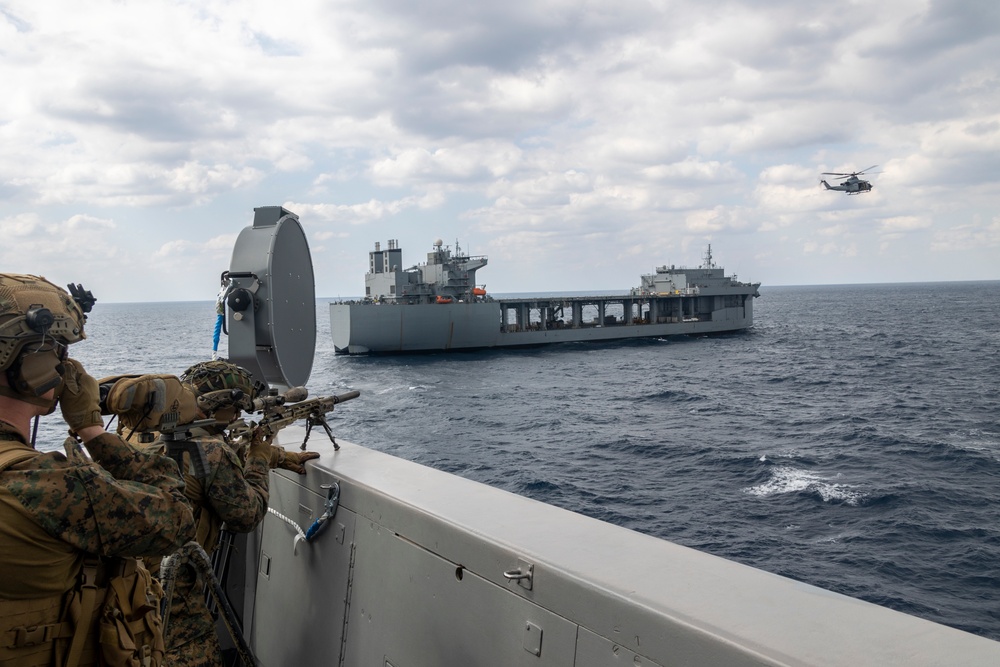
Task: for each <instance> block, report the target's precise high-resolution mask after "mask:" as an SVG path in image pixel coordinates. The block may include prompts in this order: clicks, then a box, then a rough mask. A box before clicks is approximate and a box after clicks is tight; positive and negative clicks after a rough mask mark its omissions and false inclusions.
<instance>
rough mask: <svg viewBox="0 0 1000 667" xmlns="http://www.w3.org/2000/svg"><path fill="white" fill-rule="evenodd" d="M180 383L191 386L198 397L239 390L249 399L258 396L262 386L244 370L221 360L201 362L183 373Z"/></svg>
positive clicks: (262, 388)
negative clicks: (215, 392) (228, 390)
mask: <svg viewBox="0 0 1000 667" xmlns="http://www.w3.org/2000/svg"><path fill="white" fill-rule="evenodd" d="M181 382H185V383H187V384H189V385H191V387H192V389H194V391H195V393H196V394H198V395H199V396H202V395H204V394H208V393H210V392H214V391H220V390H225V389H239V390H240V391H242V392H243V394H244V395H245V396H246V397H247V398H248V399H249V400H251V401H252V400H253V399H255V398H257V396H259V395H260V394H261V393H262V392H263V390H264V386H263V385H262V383H260V382H258V381H256V380H254V379H253V375H251V374H250V372H249V371H247V370H246V369H245V368H242V367H241V366H237V365H236V364H231V363H229V362H228V361H225V360H223V359H216V360H214V361H202V362H199V363H197V364H195V365H194V366H192V367H191V368H189V369H187V370H186V371H184V373H183V374H182V375H181Z"/></svg>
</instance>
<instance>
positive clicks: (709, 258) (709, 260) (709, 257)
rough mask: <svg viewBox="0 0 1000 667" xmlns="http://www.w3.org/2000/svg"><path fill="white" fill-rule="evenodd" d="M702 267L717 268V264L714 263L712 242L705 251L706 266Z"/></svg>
mask: <svg viewBox="0 0 1000 667" xmlns="http://www.w3.org/2000/svg"><path fill="white" fill-rule="evenodd" d="M702 268H705V269H714V268H715V264H713V263H712V244H711V243H709V244H708V250H706V251H705V266H703V267H702Z"/></svg>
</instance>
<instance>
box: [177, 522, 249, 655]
mask: <svg viewBox="0 0 1000 667" xmlns="http://www.w3.org/2000/svg"><path fill="white" fill-rule="evenodd" d="M181 565H190V566H191V567H192V568H193V569H194V571H195V572H196V573H197V574H198V575H199V576H200V577H201V578H202V580H203V581H204V582H205V583H206V588H207V589H208V593H209V594H210V595H211V596H212V598H213V599H214V600H215V603H216V604H217V605H218V607H219V609H220V610H221V611H222V620H223V622H224V623H225V625H226V629H227V630H228V631H229V636H230V637H232V639H233V643H234V644H235V645H236V651H237V653H238V654H239V656H240V660H242V661H243V664H244V666H245V667H257V659H256V658H255V657H254V655H253V651H251V650H250V645H249V644H247V641H246V639H244V637H243V631H242V629H241V628H240V623H239V621H238V620H237V618H236V613H235V612H234V611H233V606H232V605H231V604H230V603H229V597H228V596H227V595H226V592H225V591H224V590H223V589H222V585H221V584H220V583H219V580H218V579H217V578H216V576H215V571H214V570H213V569H212V561H211V559H209V557H208V554H206V553H205V550H204V549H203V548H202V546H201V545H200V544H198V543H197V542H195V541H194V540H192V541H190V542H188V543H187V544H185V545H184V546H182V547H181V548H180V549H178V550H177V551H175V552H174V553H172V554H171V555H169V556H167V557H166V558H164V559H163V562H162V563H161V564H160V585H161V586H162V587H163V601H162V602H161V607H160V617H161V618H162V619H163V642H164V644H166V645H167V646H169V645H170V601H171V599H172V598H173V595H174V581H175V580H176V578H177V568H178V567H180V566H181Z"/></svg>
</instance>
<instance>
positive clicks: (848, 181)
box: [820, 164, 878, 195]
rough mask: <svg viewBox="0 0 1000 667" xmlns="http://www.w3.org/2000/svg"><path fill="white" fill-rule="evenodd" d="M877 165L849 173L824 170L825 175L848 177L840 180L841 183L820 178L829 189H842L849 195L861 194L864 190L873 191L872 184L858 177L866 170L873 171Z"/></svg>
mask: <svg viewBox="0 0 1000 667" xmlns="http://www.w3.org/2000/svg"><path fill="white" fill-rule="evenodd" d="M877 166H878V165H877V164H873V165H872V166H870V167H867V168H865V169H862V170H861V171H852V172H851V173H849V174H841V173H838V172H834V171H824V172H823V175H824V176H845V177H846V178H844V180H842V181H841V182H840V185H830V184H829V183H827V182H826V181H825V180H820V183H822V184H823V185H825V186H826V189H827V190H840V191H841V192H846V193H847V194H849V195H859V194H861V193H862V192H871V189H872V184H871V183H869V182H868V181H866V180H863V179H860V178H858V176H861V175H863V174H864V173H865V172H866V171H871V170H872V169H874V168H875V167H877Z"/></svg>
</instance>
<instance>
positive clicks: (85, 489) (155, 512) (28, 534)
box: [0, 421, 194, 665]
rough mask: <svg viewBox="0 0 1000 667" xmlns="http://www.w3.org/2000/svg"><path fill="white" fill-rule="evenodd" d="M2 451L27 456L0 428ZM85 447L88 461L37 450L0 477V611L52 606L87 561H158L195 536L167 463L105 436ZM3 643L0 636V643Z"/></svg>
mask: <svg viewBox="0 0 1000 667" xmlns="http://www.w3.org/2000/svg"><path fill="white" fill-rule="evenodd" d="M0 446H2V447H3V448H4V449H23V450H24V452H25V453H26V454H29V453H32V452H34V451H35V450H33V449H32V448H31V447H30V445H28V444H27V443H26V442H25V441H24V438H23V437H22V436H21V435H20V433H18V432H17V430H16V429H15V428H13V427H12V426H10V425H9V424H7V423H5V422H2V421H0ZM87 450H88V451H89V452H90V454H91V456H92V457H93V459H94V461H88V460H86V459H85V458H84V457H83V456H82V454H79V450H71V451H73V452H75V453H76V455H75V456H73V457H72V458H67V456H66V455H64V454H63V453H61V452H37V453H34V454H33V455H31V456H30V458H27V459H26V460H23V461H21V462H19V463H14V464H13V465H11V466H10V467H8V468H7V469H5V470H4V471H3V472H2V473H0V605H5V604H7V605H15V604H16V605H21V606H23V605H24V604H25V603H24V602H18V603H13V602H11V601H14V600H17V601H25V600H35V601H37V602H36V603H33V604H36V605H41V604H42V601H44V600H46V599H56V600H58V599H59V598H60V597H63V596H64V595H65V594H66V593H67V592H68V591H70V590H72V589H74V587H75V586H76V584H77V579H78V577H79V573H80V570H81V566H82V564H83V559H84V556H85V555H86V554H98V555H101V556H150V555H162V554H166V553H171V552H173V551H174V550H175V549H177V548H178V547H180V546H181V545H183V544H184V543H185V542H187V541H188V540H190V539H191V538H192V536H193V535H194V521H193V517H192V513H191V508H190V507H189V505H188V503H187V502H186V500H185V498H184V484H183V482H182V481H181V479H180V477H179V475H178V470H177V466H176V464H175V463H174V462H173V461H172V460H171V459H169V458H166V457H160V456H152V455H150V454H148V453H144V452H140V451H138V450H136V449H135V448H134V447H131V446H130V445H128V443H126V442H125V441H123V440H122V439H121V438H120V437H118V436H117V435H115V434H113V433H104V434H102V435H100V436H97V437H95V438H93V439H91V440H89V441H88V442H87ZM98 463H99V464H100V465H98ZM57 606H58V605H57ZM58 616H59V614H58V611H57V612H56V617H55V618H51V619H49V621H58V620H59V618H58ZM8 639H10V638H9V637H0V646H7V645H8V644H6V643H4V641H6V640H8ZM90 658H93V656H90ZM39 664H47V663H44V662H43V663H39ZM81 664H85V665H86V664H96V661H84V662H82V663H81Z"/></svg>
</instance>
